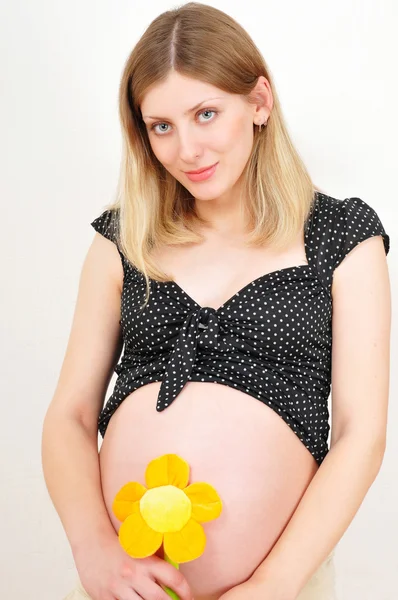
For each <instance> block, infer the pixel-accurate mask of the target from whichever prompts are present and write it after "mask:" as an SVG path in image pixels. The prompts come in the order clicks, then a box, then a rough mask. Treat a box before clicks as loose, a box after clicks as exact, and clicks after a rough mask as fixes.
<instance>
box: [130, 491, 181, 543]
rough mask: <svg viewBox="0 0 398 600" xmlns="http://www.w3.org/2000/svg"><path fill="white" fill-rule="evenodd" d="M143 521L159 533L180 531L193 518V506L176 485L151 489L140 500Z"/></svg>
mask: <svg viewBox="0 0 398 600" xmlns="http://www.w3.org/2000/svg"><path fill="white" fill-rule="evenodd" d="M140 510H141V515H142V517H143V519H144V520H145V521H146V523H147V524H148V525H149V527H150V528H151V529H154V530H155V531H157V532H159V533H168V532H172V531H180V530H181V529H182V528H183V527H184V526H185V525H186V524H187V523H188V521H189V519H190V518H191V513H192V504H191V501H190V499H189V498H188V496H187V495H186V494H185V493H184V492H183V491H182V490H180V489H179V488H177V487H176V486H175V485H162V486H159V487H156V488H151V489H150V490H148V491H147V492H145V494H144V495H143V496H142V498H141V500H140Z"/></svg>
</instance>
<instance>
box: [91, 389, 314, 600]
mask: <svg viewBox="0 0 398 600" xmlns="http://www.w3.org/2000/svg"><path fill="white" fill-rule="evenodd" d="M159 388H160V382H154V383H150V384H147V385H145V386H143V387H142V388H139V389H137V390H135V391H134V392H133V393H132V394H130V395H129V396H128V397H127V398H126V399H125V400H124V401H123V403H122V404H121V405H120V407H119V408H118V409H117V411H116V412H115V414H114V415H113V417H112V419H111V421H110V423H109V425H108V428H107V431H106V434H105V438H104V440H103V442H102V446H101V449H100V469H101V481H102V489H103V495H104V500H105V504H106V507H107V510H108V513H109V517H110V519H111V521H112V524H113V526H114V528H115V531H116V532H118V531H119V527H120V525H121V523H120V522H119V521H118V520H117V519H116V517H115V516H114V514H113V512H112V502H113V499H114V497H115V495H116V493H117V492H118V490H119V489H120V488H121V487H122V486H123V485H124V484H125V483H127V482H128V481H139V482H140V483H142V484H143V485H146V483H145V469H146V466H147V464H148V463H149V462H150V461H151V460H152V459H153V458H156V457H157V456H160V455H161V454H167V453H176V454H179V455H180V456H181V457H182V458H184V459H185V460H186V461H187V462H188V463H189V465H190V480H189V483H194V482H195V481H205V482H207V483H210V484H211V485H213V486H214V487H215V489H216V490H217V492H218V494H219V495H220V498H221V500H222V503H223V510H222V513H221V515H220V516H219V517H218V518H217V519H215V520H214V521H209V522H207V523H203V524H202V526H203V528H204V531H205V534H206V540H207V541H206V548H205V551H204V553H203V554H202V556H200V557H199V558H197V559H196V560H193V561H191V562H187V563H182V564H180V571H181V572H182V573H183V574H184V576H185V577H186V578H187V580H188V582H189V584H190V586H191V589H192V592H193V594H194V597H195V600H216V599H217V598H219V596H220V595H221V594H222V593H224V592H226V591H227V590H228V589H230V588H232V587H233V586H235V585H238V584H239V583H241V582H243V581H245V580H246V579H247V578H248V577H250V575H251V574H252V573H253V571H254V570H255V569H256V568H257V566H258V565H259V564H260V563H261V562H262V561H263V560H264V558H265V557H266V556H267V554H268V553H269V551H270V550H271V548H272V546H273V545H274V544H275V542H276V540H277V539H278V537H279V536H280V535H281V533H282V532H283V529H284V528H285V526H286V525H287V523H288V521H289V519H290V518H291V516H292V514H293V513H294V510H295V508H296V507H297V505H298V503H299V501H300V499H301V497H302V495H303V493H304V492H305V490H306V488H307V487H308V485H309V483H310V481H311V479H312V478H313V476H314V475H315V473H316V471H317V469H318V465H317V463H316V461H315V459H314V458H313V456H312V455H311V453H310V452H309V451H308V450H307V448H306V447H305V446H304V445H303V443H302V442H301V441H300V440H299V438H298V437H297V436H296V434H295V433H294V432H293V431H292V430H291V429H290V428H289V426H288V425H287V424H286V423H285V422H284V421H283V419H282V418H281V417H280V416H279V415H278V414H277V413H276V412H275V411H273V410H272V409H271V408H269V407H268V406H267V405H266V404H263V403H262V402H260V401H259V400H257V399H256V398H253V397H252V396H249V395H247V394H245V393H243V392H240V391H238V390H235V389H233V388H230V387H228V386H225V385H221V384H214V383H211V382H188V383H187V384H186V385H185V387H184V388H183V390H182V391H181V392H180V394H179V395H178V397H177V398H176V399H175V400H174V402H173V403H172V404H171V405H170V406H168V407H167V408H166V409H165V410H164V411H163V412H160V413H158V412H156V409H155V405H156V398H157V395H158V392H159Z"/></svg>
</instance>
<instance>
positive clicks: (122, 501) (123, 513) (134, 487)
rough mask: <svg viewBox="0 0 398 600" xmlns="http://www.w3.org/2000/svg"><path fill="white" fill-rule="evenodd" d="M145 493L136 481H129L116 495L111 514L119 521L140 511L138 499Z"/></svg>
mask: <svg viewBox="0 0 398 600" xmlns="http://www.w3.org/2000/svg"><path fill="white" fill-rule="evenodd" d="M146 491H147V489H146V487H144V486H143V485H141V483H138V481H129V483H126V485H124V486H123V487H122V488H120V490H119V491H118V493H117V494H116V496H115V498H114V500H113V504H112V511H113V514H114V515H115V517H116V518H117V519H119V521H124V519H125V518H126V517H128V516H129V515H131V514H133V513H135V512H137V511H139V510H140V506H139V504H140V502H139V501H140V499H141V498H142V496H143V495H144V494H145V492H146Z"/></svg>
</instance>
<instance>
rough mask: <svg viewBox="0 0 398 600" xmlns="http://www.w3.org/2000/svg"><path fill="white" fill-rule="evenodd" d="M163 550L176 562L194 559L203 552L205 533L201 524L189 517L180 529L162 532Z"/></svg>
mask: <svg viewBox="0 0 398 600" xmlns="http://www.w3.org/2000/svg"><path fill="white" fill-rule="evenodd" d="M163 546H164V551H165V553H166V554H167V556H168V557H169V558H170V559H171V560H172V561H174V562H176V563H183V562H188V561H190V560H195V558H198V557H199V556H201V554H203V552H204V550H205V547H206V535H205V532H204V529H203V527H202V525H200V524H199V523H197V522H196V521H194V520H193V519H190V520H189V521H188V523H187V524H186V525H185V527H183V528H182V529H181V531H174V532H172V533H165V534H164V543H163Z"/></svg>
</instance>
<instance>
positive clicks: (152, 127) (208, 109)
mask: <svg viewBox="0 0 398 600" xmlns="http://www.w3.org/2000/svg"><path fill="white" fill-rule="evenodd" d="M204 113H214V114H215V115H218V111H217V110H212V109H210V108H205V109H203V110H201V111H200V112H199V113H197V114H198V115H202V114H204ZM205 120H206V121H213V120H214V118H213V119H205ZM158 125H167V126H168V123H154V124H153V125H152V126H151V131H154V129H155V127H157V126H158ZM166 133H167V132H163V133H156V135H158V136H163V135H166Z"/></svg>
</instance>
